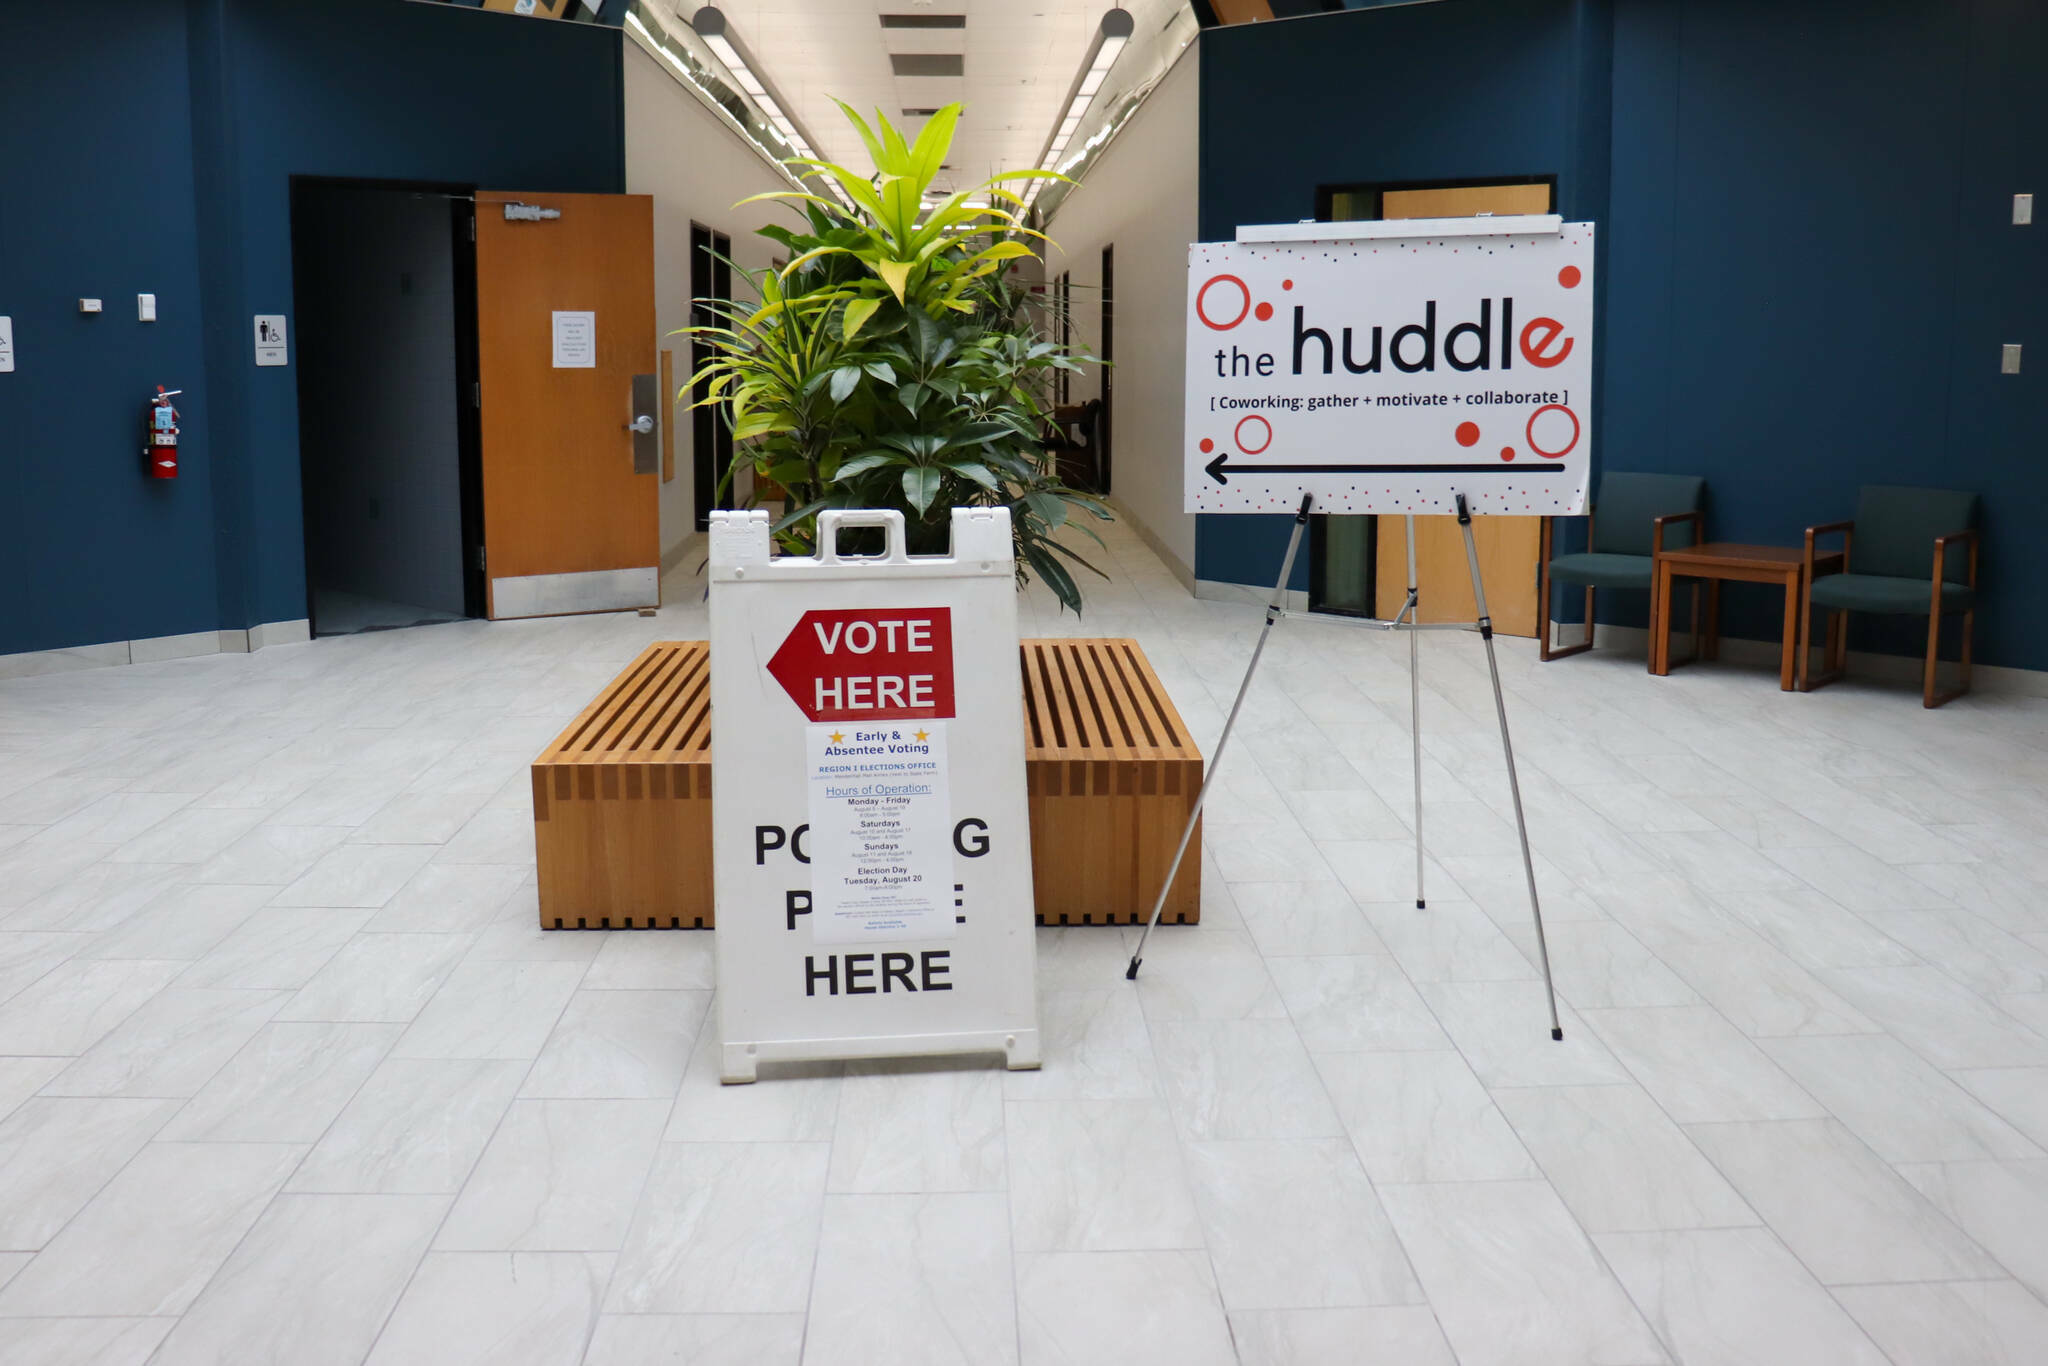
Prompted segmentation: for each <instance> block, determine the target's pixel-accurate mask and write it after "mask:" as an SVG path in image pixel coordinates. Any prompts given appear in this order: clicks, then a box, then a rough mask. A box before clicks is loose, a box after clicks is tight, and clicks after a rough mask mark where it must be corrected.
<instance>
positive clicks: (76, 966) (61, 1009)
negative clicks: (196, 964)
mask: <svg viewBox="0 0 2048 1366" xmlns="http://www.w3.org/2000/svg"><path fill="white" fill-rule="evenodd" d="M184 969H185V965H184V964H183V963H176V962H161V961H158V960H156V959H134V958H117V959H111V960H108V961H106V962H93V961H91V960H89V959H81V958H74V959H72V960H71V961H69V962H66V963H60V964H58V965H57V966H56V967H54V968H52V969H50V971H48V972H47V973H44V974H43V976H41V977H40V978H38V979H37V980H36V981H35V982H34V983H33V984H31V985H29V986H27V987H24V988H23V989H22V990H20V991H18V992H16V993H15V995H14V998H13V999H12V1000H10V1001H8V1002H7V1004H5V1005H4V1006H0V1051H4V1052H5V1053H7V1054H9V1055H12V1056H20V1057H27V1056H59V1055H65V1056H76V1055H78V1054H80V1053H83V1052H85V1051H86V1050H87V1049H89V1048H91V1047H92V1046H93V1045H94V1044H96V1043H98V1042H99V1041H100V1040H101V1039H103V1038H105V1037H106V1036H107V1035H109V1034H111V1033H112V1032H113V1031H114V1030H115V1028H116V1027H118V1026H119V1025H120V1023H121V1022H122V1021H123V1020H125V1019H127V1018H128V1017H129V1016H130V1015H133V1014H134V1013H135V1012H136V1011H137V1010H140V1009H141V1008H142V1007H143V1005H144V1004H145V1003H146V1002H148V1000H149V999H150V997H152V996H154V995H156V994H157V993H158V992H159V991H161V990H163V988H164V987H165V986H166V985H167V984H168V983H169V982H170V980H171V979H172V978H173V977H176V976H177V975H178V974H179V973H180V972H182V971H184Z"/></svg>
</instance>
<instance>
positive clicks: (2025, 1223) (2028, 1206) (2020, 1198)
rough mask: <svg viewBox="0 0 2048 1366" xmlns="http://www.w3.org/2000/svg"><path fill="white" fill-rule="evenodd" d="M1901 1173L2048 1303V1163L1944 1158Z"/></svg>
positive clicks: (1912, 1166)
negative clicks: (2046, 1237) (2045, 1232)
mask: <svg viewBox="0 0 2048 1366" xmlns="http://www.w3.org/2000/svg"><path fill="white" fill-rule="evenodd" d="M1899 1173H1900V1175H1902V1176H1904V1177H1905V1178H1906V1179H1907V1180H1908V1181H1910V1182H1912V1183H1913V1185H1914V1186H1915V1187H1916V1188H1918V1189H1919V1191H1920V1193H1921V1194H1922V1195H1925V1196H1926V1197H1927V1198H1928V1199H1929V1200H1930V1201H1932V1202H1933V1203H1934V1205H1935V1207H1936V1208H1937V1209H1939V1210H1940V1211H1941V1212H1942V1213H1943V1214H1945V1215H1947V1216H1948V1217H1949V1218H1950V1219H1952V1220H1954V1221H1955V1222H1956V1224H1958V1225H1959V1226H1961V1228H1962V1229H1963V1231H1964V1232H1965V1233H1968V1234H1969V1235H1970V1236H1971V1237H1972V1238H1974V1239H1976V1241H1977V1243H1978V1245H1980V1246H1982V1247H1983V1248H1984V1249H1985V1250H1986V1251H1988V1252H1990V1253H1991V1255H1992V1256H1994V1257H1996V1258H1997V1259H1998V1260H1999V1261H2000V1262H2003V1263H2004V1264H2005V1270H2006V1271H2008V1272H2010V1273H2011V1274H2012V1275H2013V1276H2014V1277H2015V1278H2016V1279H2018V1281H2019V1282H2020V1284H2022V1285H2024V1286H2026V1287H2027V1288H2028V1289H2029V1290H2032V1291H2033V1292H2034V1293H2035V1294H2036V1295H2038V1296H2040V1297H2041V1298H2042V1300H2043V1301H2044V1302H2048V1240H2044V1239H2043V1238H2042V1236H2041V1230H2042V1229H2043V1228H2048V1161H2033V1162H1943V1163H1936V1164H1926V1165H1911V1166H1902V1167H1900V1168H1899ZM1993 1274H1996V1273H1995V1272H1994V1273H1993ZM1930 1279H1931V1278H1930Z"/></svg>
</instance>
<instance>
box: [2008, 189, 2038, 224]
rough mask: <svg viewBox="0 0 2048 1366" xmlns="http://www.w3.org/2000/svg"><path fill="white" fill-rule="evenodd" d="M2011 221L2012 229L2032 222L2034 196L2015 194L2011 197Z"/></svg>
mask: <svg viewBox="0 0 2048 1366" xmlns="http://www.w3.org/2000/svg"><path fill="white" fill-rule="evenodd" d="M2012 221H2013V226H2014V227H2020V228H2024V227H2025V226H2027V224H2029V223H2031V222H2033V221H2034V196H2032V195H2030V194H2016V195H2014V196H2013V197H2012Z"/></svg>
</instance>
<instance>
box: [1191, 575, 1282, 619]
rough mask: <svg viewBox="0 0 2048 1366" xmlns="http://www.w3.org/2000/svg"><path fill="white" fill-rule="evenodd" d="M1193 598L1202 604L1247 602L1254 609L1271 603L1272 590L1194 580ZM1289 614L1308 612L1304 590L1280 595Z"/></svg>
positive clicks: (1249, 585) (1220, 581) (1215, 581)
mask: <svg viewBox="0 0 2048 1366" xmlns="http://www.w3.org/2000/svg"><path fill="white" fill-rule="evenodd" d="M1195 596H1196V597H1198V598H1200V599H1201V600H1202V601H1204V602H1248V603H1250V604H1252V605H1253V606H1254V607H1264V606H1266V605H1267V604H1269V603H1271V602H1272V601H1273V590H1272V589H1270V588H1260V587H1258V586H1256V585H1254V584H1249V583H1224V582H1223V581H1222V580H1220V579H1196V580H1195ZM1280 605H1281V606H1282V607H1285V608H1286V609H1287V610H1288V611H1290V612H1306V611H1307V610H1308V593H1307V591H1306V590H1305V589H1299V588H1290V589H1288V590H1287V592H1286V593H1285V594H1283V595H1282V599H1281V603H1280Z"/></svg>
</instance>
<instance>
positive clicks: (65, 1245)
mask: <svg viewBox="0 0 2048 1366" xmlns="http://www.w3.org/2000/svg"><path fill="white" fill-rule="evenodd" d="M305 1151H306V1150H305V1149H304V1148H301V1147H294V1146H285V1145H280V1144H264V1143H154V1144H151V1145H150V1146H149V1147H148V1148H146V1149H144V1150H143V1152H142V1153H141V1155H140V1156H138V1157H137V1158H136V1159H135V1160H134V1161H133V1162H131V1163H129V1164H128V1166H127V1167H126V1168H125V1169H123V1170H122V1172H121V1174H120V1175H119V1176H116V1177H115V1178H114V1179H113V1180H112V1181H110V1182H108V1183H107V1186H106V1188H105V1189H104V1190H102V1191H101V1192H100V1193H99V1194H98V1195H97V1196H95V1197H94V1198H93V1200H92V1202H91V1203H90V1204H88V1205H87V1206H86V1207H85V1208H84V1209H83V1210H81V1211H79V1213H78V1217H77V1218H75V1219H73V1220H72V1221H71V1222H70V1223H69V1224H67V1225H66V1226H65V1228H64V1231H63V1232H62V1233H59V1234H58V1235H57V1236H56V1237H55V1238H53V1239H51V1240H50V1243H49V1245H48V1246H47V1247H45V1248H44V1249H43V1251H42V1254H41V1255H40V1256H38V1257H37V1258H36V1259H35V1261H34V1262H33V1263H31V1264H30V1265H29V1266H28V1267H27V1268H26V1269H25V1270H23V1271H22V1273H21V1274H20V1275H18V1276H16V1277H15V1278H14V1279H13V1280H12V1281H9V1282H8V1283H7V1286H6V1288H5V1289H4V1290H0V1316H29V1317H42V1316H66V1315H135V1316H152V1315H162V1314H182V1313H184V1312H185V1310H186V1309H187V1308H189V1307H190V1306H191V1304H192V1301H193V1300H194V1299H195V1298H196V1297H197V1296H198V1294H199V1291H200V1290H201V1288H203V1287H204V1286H205V1285H206V1283H207V1281H208V1280H210V1279H211V1278H212V1276H213V1273H214V1272H215V1271H216V1270H217V1269H219V1267H220V1264H221V1263H222V1262H223V1261H225V1260H227V1256H228V1254H229V1253H230V1252H232V1251H234V1249H235V1245H236V1244H237V1243H239V1242H240V1241H241V1240H242V1235H243V1234H245V1233H247V1232H248V1231H249V1226H250V1225H251V1224H253V1223H255V1222H256V1217H257V1216H258V1215H259V1214H261V1213H262V1212H263V1207H264V1206H265V1205H267V1204H268V1203H270V1197H271V1196H273V1195H275V1194H276V1193H277V1189H278V1187H279V1186H281V1185H283V1184H284V1180H285V1178H286V1177H287V1176H289V1175H290V1174H291V1170H292V1168H293V1167H295V1166H297V1165H298V1161H299V1158H300V1157H301V1156H302V1155H303V1154H304V1153H305Z"/></svg>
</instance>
